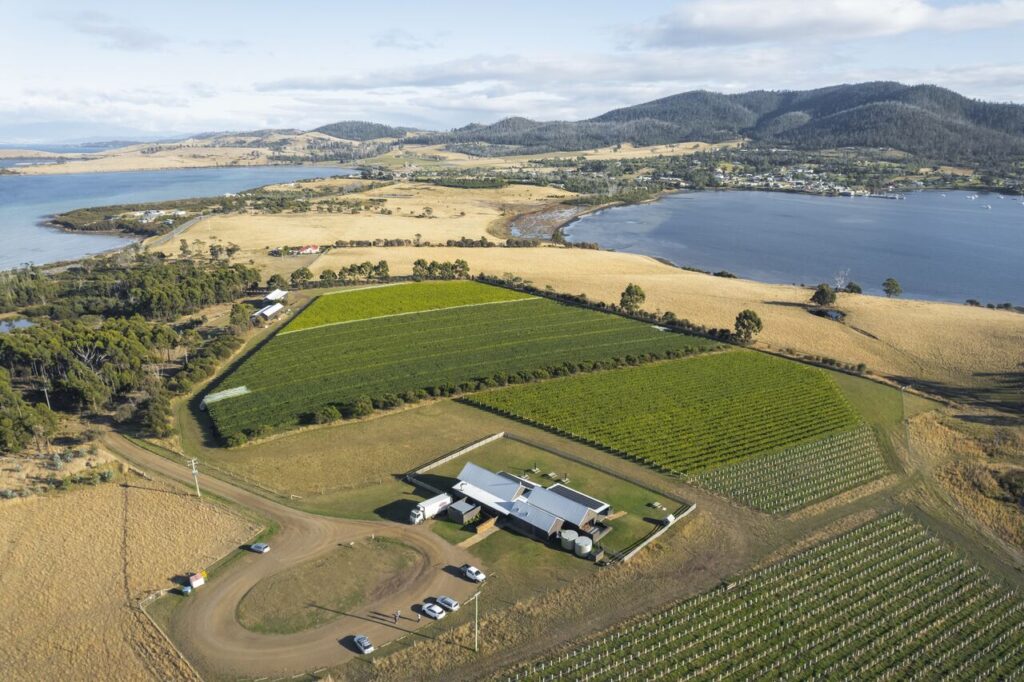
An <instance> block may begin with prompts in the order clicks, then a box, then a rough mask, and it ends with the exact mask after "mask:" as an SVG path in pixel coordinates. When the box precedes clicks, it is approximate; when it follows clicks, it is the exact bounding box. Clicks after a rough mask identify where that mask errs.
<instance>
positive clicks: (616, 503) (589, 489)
mask: <svg viewBox="0 0 1024 682" xmlns="http://www.w3.org/2000/svg"><path fill="white" fill-rule="evenodd" d="M466 462H473V463H474V464H477V465H479V466H482V467H485V468H487V469H490V470H491V471H506V472H508V473H510V474H515V475H517V476H524V475H525V476H529V477H530V478H531V479H532V480H534V481H536V482H537V483H539V484H541V485H543V486H545V487H547V486H550V485H551V484H553V483H554V482H555V481H553V480H551V479H548V478H546V477H545V476H544V474H547V473H549V472H553V473H556V474H558V476H559V477H560V478H564V477H566V476H568V478H569V482H568V483H567V484H566V485H568V486H569V487H571V488H574V489H576V490H579V491H580V492H582V493H585V494H587V495H591V496H592V497H596V498H598V499H600V500H603V501H604V502H607V503H608V504H610V505H611V506H612V509H613V510H614V511H615V512H626V513H625V514H624V515H623V516H621V517H619V518H617V519H615V520H614V521H609V522H608V525H609V526H611V527H612V528H613V529H614V530H612V532H611V533H609V534H608V535H606V536H605V537H604V538H603V539H602V540H601V544H602V545H603V546H604V547H605V548H606V549H608V550H610V551H613V552H616V551H619V550H622V549H624V548H626V547H628V546H629V545H631V544H633V543H634V542H636V541H637V540H639V539H640V538H642V537H644V536H645V535H647V534H648V533H649V532H650V531H651V530H653V529H654V524H653V523H652V521H649V520H645V519H646V518H650V519H660V518H662V517H664V516H665V514H666V513H667V512H663V511H659V510H657V509H652V508H650V507H648V506H647V503H648V502H654V501H657V502H660V503H662V504H663V505H665V507H666V508H667V509H669V510H672V511H674V510H675V507H676V506H678V505H677V504H676V503H674V502H672V501H671V500H669V499H667V498H665V497H662V496H661V495H658V494H657V493H655V492H653V491H651V490H648V489H646V488H642V487H640V486H638V485H635V484H633V483H630V482H628V481H624V480H622V479H620V478H616V477H614V476H610V475H608V474H606V473H604V472H602V471H599V470H597V469H594V468H591V467H589V466H586V465H584V464H578V463H576V462H574V461H572V460H569V459H565V458H564V457H560V456H558V455H556V454H555V453H553V452H548V451H547V450H542V449H540V448H535V447H533V446H531V445H527V444H525V443H520V442H518V441H514V440H509V439H507V438H502V439H500V440H497V441H494V442H492V443H488V444H487V445H484V446H483V447H480V448H477V449H476V450H473V451H471V452H469V453H466V455H465V456H463V457H459V458H458V459H455V460H452V461H451V462H446V463H445V464H443V465H442V466H440V467H438V468H437V469H432V470H430V471H429V472H427V473H426V474H424V475H423V478H425V479H433V480H434V481H435V482H436V483H438V484H440V485H439V486H438V487H441V486H442V485H443V486H448V485H452V484H454V483H455V481H456V478H455V477H456V476H457V475H458V473H459V472H460V471H461V470H462V467H463V466H464V465H465V463H466ZM534 467H537V468H539V469H540V471H541V473H540V474H531V473H530V470H531V469H532V468H534ZM438 523H439V524H441V523H446V524H447V525H451V526H454V524H451V523H448V522H438ZM501 532H506V531H501ZM442 535H443V533H442ZM487 542H490V539H487V540H484V541H483V543H487Z"/></svg>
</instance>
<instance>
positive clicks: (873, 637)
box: [505, 513, 1024, 681]
mask: <svg viewBox="0 0 1024 682" xmlns="http://www.w3.org/2000/svg"><path fill="white" fill-rule="evenodd" d="M1022 667H1024V601H1022V600H1021V598H1020V596H1019V595H1018V594H1017V593H1015V592H1012V591H1010V590H1008V589H1006V588H1004V587H1003V586H1001V585H999V584H997V583H996V582H995V581H993V580H992V579H991V578H990V577H989V576H988V575H987V574H986V573H985V572H984V571H983V570H982V569H980V568H979V567H977V566H975V565H973V564H970V563H968V562H966V561H964V560H963V559H961V558H960V557H959V556H958V555H957V554H956V553H955V552H954V551H952V550H951V549H950V548H949V547H948V546H946V545H945V544H943V543H942V542H941V541H940V540H938V539H937V538H935V537H934V536H933V535H931V534H930V533H928V531H926V530H925V529H924V528H923V527H922V526H921V525H919V524H918V523H916V522H915V521H913V520H911V519H909V518H908V517H906V516H904V515H903V514H900V513H896V514H890V515H888V516H885V517H883V518H881V519H878V520H876V521H872V522H871V523H868V524H866V525H864V526H861V527H859V528H857V529H855V530H853V531H851V532H849V533H847V534H844V535H841V536H839V537H837V538H834V539H833V540H830V541H828V542H825V543H823V544H821V545H818V546H817V547H815V548H813V549H810V550H808V551H806V552H803V553H801V554H798V555H796V556H794V557H793V558H791V559H788V560H786V561H783V562H781V563H779V564H775V565H772V566H769V567H768V568H765V569H763V570H760V571H756V572H754V573H752V574H750V575H748V576H746V577H744V578H741V579H740V580H738V581H736V582H735V583H734V584H733V585H732V587H731V589H728V590H726V589H718V590H715V591H713V592H709V593H706V594H703V595H701V596H699V597H696V598H694V599H690V600H688V601H685V602H683V603H681V604H679V605H677V606H675V607H673V608H670V609H668V610H666V611H662V612H660V613H657V614H653V615H651V616H648V617H646V618H644V619H642V620H640V621H637V622H634V623H632V624H630V625H626V626H623V627H619V628H617V629H616V630H615V631H613V632H611V633H609V634H607V635H605V636H603V637H600V638H598V639H596V640H593V641H591V642H589V643H587V644H584V645H581V646H577V647H576V648H574V649H572V650H571V651H566V652H563V653H562V654H560V655H558V656H555V657H553V658H549V659H547V660H544V661H541V662H539V663H535V664H532V665H529V666H526V667H525V668H522V669H520V670H518V671H515V672H513V673H512V674H510V675H508V676H507V677H506V678H505V679H508V680H510V681H511V680H558V679H573V680H595V681H596V680H623V679H642V680H657V679H665V680H678V679H862V680H865V679H871V680H874V679H904V680H922V679H926V680H930V679H958V680H963V679H974V680H996V679H1012V678H1013V677H1014V676H1016V675H1018V674H1019V673H1020V671H1021V669H1022Z"/></svg>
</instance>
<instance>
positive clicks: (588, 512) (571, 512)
mask: <svg viewBox="0 0 1024 682" xmlns="http://www.w3.org/2000/svg"><path fill="white" fill-rule="evenodd" d="M526 500H527V501H528V502H529V503H530V505H531V506H534V507H539V508H540V509H543V510H544V511H546V512H548V513H550V514H553V515H554V516H558V517H561V518H563V519H565V520H566V521H568V522H569V523H571V524H573V525H574V526H580V527H582V526H583V525H584V524H585V523H587V521H589V520H590V519H592V518H593V517H594V510H593V509H591V508H590V507H588V506H587V505H585V504H580V503H579V502H576V501H575V500H571V499H569V498H568V497H563V496H562V495H559V494H558V493H553V492H551V491H550V490H548V489H547V488H540V487H538V488H534V489H533V490H530V491H529V492H527V493H526Z"/></svg>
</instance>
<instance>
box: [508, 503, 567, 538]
mask: <svg viewBox="0 0 1024 682" xmlns="http://www.w3.org/2000/svg"><path fill="white" fill-rule="evenodd" d="M509 517H510V518H515V519H516V520H517V521H521V522H523V523H525V524H527V525H528V526H533V527H534V528H539V529H540V530H542V531H544V532H545V533H547V534H548V535H551V534H552V533H555V532H556V531H557V530H558V529H559V528H561V526H562V519H560V518H559V517H557V516H555V515H554V514H551V513H550V512H547V511H544V510H543V509H541V508H540V507H536V506H534V505H532V504H530V503H529V502H516V503H515V504H513V505H512V509H511V510H510V511H509Z"/></svg>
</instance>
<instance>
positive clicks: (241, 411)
mask: <svg viewBox="0 0 1024 682" xmlns="http://www.w3.org/2000/svg"><path fill="white" fill-rule="evenodd" d="M714 347H717V345H716V344H715V343H713V342H711V341H707V340H705V339H699V338H695V337H691V336H686V335H683V334H674V333H669V332H663V331H659V330H657V329H655V328H654V327H652V326H650V325H647V324H643V323H640V322H635V321H633V320H628V319H625V318H621V317H618V316H615V315H608V314H605V313H600V312H595V311H592V310H587V309H583V308H575V307H571V306H566V305H562V304H559V303H555V302H553V301H550V300H547V299H541V298H529V299H524V300H520V301H515V302H510V303H507V304H501V305H479V306H467V307H461V308H449V309H444V310H436V311H429V312H422V313H412V314H408V315H398V316H391V317H376V318H375V319H367V320H361V321H354V322H350V323H348V324H337V325H329V326H324V327H318V328H314V329H307V330H304V331H302V332H301V333H294V334H279V335H277V336H276V337H274V338H272V339H271V340H270V341H269V342H267V343H266V344H265V345H264V346H263V347H261V348H260V349H259V350H258V351H257V352H256V353H254V354H253V355H252V356H251V357H249V358H248V359H247V360H246V361H245V362H244V363H243V364H242V365H241V366H239V367H238V368H237V369H236V370H235V371H234V372H232V373H231V374H229V375H228V376H227V377H226V378H225V380H224V381H223V382H222V383H221V384H220V385H219V386H217V387H216V388H215V389H214V390H215V391H218V392H219V391H223V390H226V389H231V388H239V387H242V386H245V387H246V388H247V390H248V391H249V392H248V393H246V394H245V395H239V396H237V397H232V398H229V399H225V400H221V401H219V402H216V403H214V404H211V405H210V406H209V412H210V415H211V417H212V418H213V420H214V423H215V425H216V427H217V430H218V432H219V433H220V434H221V435H222V436H224V437H230V436H232V435H233V434H237V433H258V432H259V431H260V429H262V428H264V427H277V426H288V425H294V424H297V423H300V422H301V421H302V420H303V419H306V418H308V416H309V415H310V414H311V413H312V412H314V411H315V410H317V409H318V408H321V407H323V406H325V405H335V406H341V407H342V408H345V406H346V405H350V404H352V403H353V402H355V401H357V400H359V399H360V397H362V396H365V397H368V398H371V399H375V398H383V397H386V396H401V395H402V394H407V393H408V392H409V391H413V392H415V391H417V390H420V391H427V392H430V393H433V394H436V395H445V394H450V393H451V392H452V389H456V388H458V389H459V390H475V389H477V388H479V387H482V386H484V385H499V384H501V383H504V382H509V383H512V382H515V381H523V380H526V379H528V378H534V377H536V378H542V377H545V376H549V375H550V374H551V373H552V372H566V373H569V372H576V371H579V370H580V369H581V366H582V368H583V369H587V368H588V367H592V366H593V365H594V363H598V364H600V365H601V366H605V365H614V364H618V363H626V362H629V361H630V359H631V358H632V359H633V361H637V360H636V359H637V358H641V357H642V356H644V355H651V356H659V357H670V356H680V355H683V354H686V353H690V352H700V351H703V350H708V349H711V348H714ZM517 374H518V375H519V376H513V375H517Z"/></svg>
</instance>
